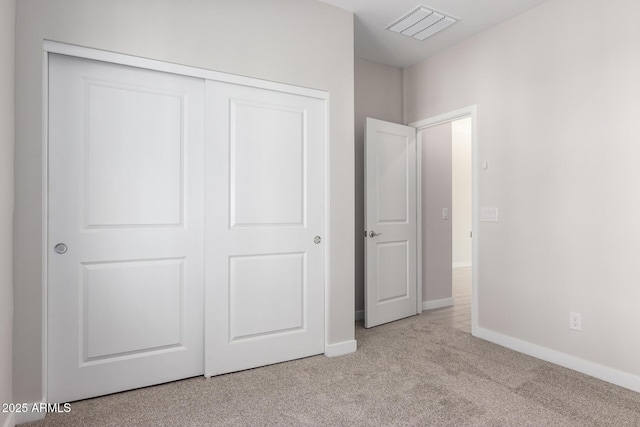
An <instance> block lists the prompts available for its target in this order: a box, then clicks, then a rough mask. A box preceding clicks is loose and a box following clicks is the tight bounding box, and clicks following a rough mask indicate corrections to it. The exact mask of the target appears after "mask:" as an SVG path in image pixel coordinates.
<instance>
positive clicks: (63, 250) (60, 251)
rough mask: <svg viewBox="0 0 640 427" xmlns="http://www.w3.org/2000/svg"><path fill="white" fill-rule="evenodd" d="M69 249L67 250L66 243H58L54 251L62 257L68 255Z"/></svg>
mask: <svg viewBox="0 0 640 427" xmlns="http://www.w3.org/2000/svg"><path fill="white" fill-rule="evenodd" d="M68 249H69V248H67V245H65V244H64V243H58V244H57V245H55V246H54V247H53V251H54V252H55V253H57V254H60V255H62V254H64V253H66V252H67V250H68Z"/></svg>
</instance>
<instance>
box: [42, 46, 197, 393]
mask: <svg viewBox="0 0 640 427" xmlns="http://www.w3.org/2000/svg"><path fill="white" fill-rule="evenodd" d="M49 65H50V69H49V177H48V182H49V199H48V201H49V209H48V213H49V224H48V231H49V236H48V248H47V249H48V292H47V296H48V310H47V311H48V354H47V356H48V370H47V372H48V399H49V402H64V401H72V400H78V399H85V398H89V397H93V396H98V395H103V394H108V393H114V392H118V391H122V390H127V389H132V388H137V387H144V386H147V385H151V384H158V383H162V382H166V381H172V380H176V379H181V378H186V377H191V376H195V375H201V374H202V373H203V369H204V355H203V352H204V350H203V346H204V343H203V328H204V327H203V323H204V310H203V305H202V298H203V294H204V287H203V282H204V277H203V273H204V265H203V257H204V255H203V254H204V239H203V235H204V215H203V198H204V196H203V181H204V170H203V161H202V158H203V150H204V146H203V142H204V135H203V133H204V132H203V131H204V123H203V120H204V81H203V80H200V79H194V78H189V77H183V76H178V75H173V74H165V73H161V72H157V71H150V70H145V69H140V68H133V67H126V66H120V65H115V64H109V63H104V62H98V61H92V60H86V59H79V58H73V57H67V56H62V55H54V54H52V55H50V57H49ZM62 244H64V246H62ZM56 247H57V249H55V248H56ZM63 248H65V249H66V250H65V249H63Z"/></svg>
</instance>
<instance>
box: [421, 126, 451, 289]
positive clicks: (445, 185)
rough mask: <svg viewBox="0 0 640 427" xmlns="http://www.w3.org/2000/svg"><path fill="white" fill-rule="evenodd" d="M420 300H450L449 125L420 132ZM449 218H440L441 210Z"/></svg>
mask: <svg viewBox="0 0 640 427" xmlns="http://www.w3.org/2000/svg"><path fill="white" fill-rule="evenodd" d="M421 134H422V167H421V169H422V236H421V238H422V300H423V301H439V300H443V299H448V298H451V293H452V291H451V290H452V288H451V280H452V271H451V264H452V262H451V256H452V255H451V254H452V247H451V245H452V240H451V236H452V234H451V233H452V219H451V218H452V209H451V206H452V188H451V179H452V161H451V153H452V149H451V123H443V124H441V125H437V126H432V127H429V128H426V129H424V130H422V132H421ZM443 208H446V209H448V212H449V215H448V219H442V209H443Z"/></svg>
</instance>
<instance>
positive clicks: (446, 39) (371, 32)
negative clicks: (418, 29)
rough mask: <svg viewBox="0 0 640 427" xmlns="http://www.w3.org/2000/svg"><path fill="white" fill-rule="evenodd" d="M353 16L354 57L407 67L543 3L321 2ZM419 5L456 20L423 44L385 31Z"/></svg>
mask: <svg viewBox="0 0 640 427" xmlns="http://www.w3.org/2000/svg"><path fill="white" fill-rule="evenodd" d="M320 1H322V2H324V3H328V4H331V5H334V6H337V7H340V8H342V9H346V10H349V11H351V12H353V13H354V14H355V56H356V57H358V58H363V59H368V60H370V61H374V62H379V63H382V64H388V65H393V66H396V67H408V66H410V65H413V64H416V63H418V62H420V61H422V60H423V59H426V58H427V57H429V56H431V55H433V54H435V53H437V52H439V51H441V50H443V49H446V48H448V47H450V46H453V45H455V44H457V43H459V42H460V41H462V40H464V39H466V38H468V37H471V36H473V35H474V34H476V33H478V32H480V31H483V30H485V29H487V28H490V27H493V26H494V25H497V24H499V23H500V22H503V21H506V20H507V19H509V18H511V17H513V16H516V15H518V14H520V13H522V12H524V11H525V10H527V9H530V8H532V7H534V6H537V5H539V4H540V3H542V2H544V1H545V0H320ZM418 5H422V6H425V7H427V8H428V9H431V10H435V11H438V12H442V13H444V14H445V15H449V16H452V17H454V18H457V19H459V21H458V22H456V23H455V24H453V25H452V26H450V27H449V28H447V29H445V30H443V31H441V32H439V33H437V34H435V35H434V36H433V37H430V38H428V39H426V40H425V41H419V40H415V39H412V38H411V37H407V36H404V35H401V34H396V33H392V32H391V31H388V30H385V27H386V26H388V25H389V24H390V23H392V22H393V21H395V20H396V19H398V18H400V17H401V16H403V15H404V14H406V13H407V12H409V11H410V10H412V9H413V8H415V7H416V6H418Z"/></svg>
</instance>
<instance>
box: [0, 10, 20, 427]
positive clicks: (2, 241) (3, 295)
mask: <svg viewBox="0 0 640 427" xmlns="http://www.w3.org/2000/svg"><path fill="white" fill-rule="evenodd" d="M15 8H16V2H15V0H2V1H0V403H4V402H13V396H12V393H13V392H12V387H11V385H12V378H11V377H12V331H13V278H12V257H13V248H12V241H13V150H14V109H13V95H14V83H13V82H14V47H15ZM9 416H10V414H8V413H2V412H0V425H1V426H4V425H5V423H7V419H8V418H9ZM12 423H13V422H12Z"/></svg>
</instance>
